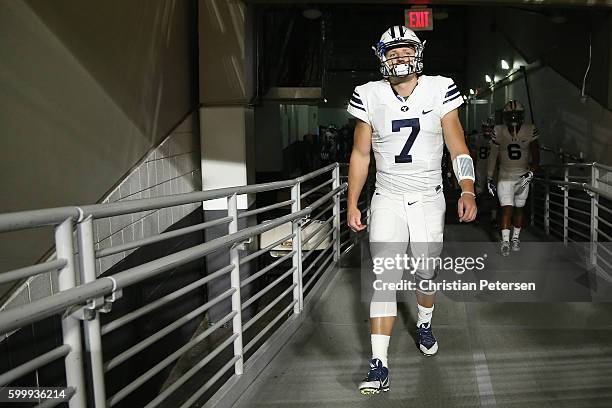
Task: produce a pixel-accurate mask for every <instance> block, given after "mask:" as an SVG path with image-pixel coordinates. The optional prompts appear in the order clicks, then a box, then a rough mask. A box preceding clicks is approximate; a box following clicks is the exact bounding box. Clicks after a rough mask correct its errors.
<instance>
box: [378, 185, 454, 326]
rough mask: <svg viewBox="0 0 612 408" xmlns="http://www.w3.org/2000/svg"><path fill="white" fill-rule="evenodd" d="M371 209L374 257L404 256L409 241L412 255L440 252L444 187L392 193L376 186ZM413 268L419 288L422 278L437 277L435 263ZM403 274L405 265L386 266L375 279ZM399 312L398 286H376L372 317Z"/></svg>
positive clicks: (396, 278) (390, 279) (395, 278)
mask: <svg viewBox="0 0 612 408" xmlns="http://www.w3.org/2000/svg"><path fill="white" fill-rule="evenodd" d="M370 211H371V212H370V222H369V224H370V225H369V234H370V254H371V256H372V259H375V258H378V259H380V258H385V259H388V258H395V257H396V255H400V256H401V257H403V256H404V254H406V251H407V250H408V246H409V245H410V253H411V255H412V256H413V257H430V258H435V257H438V256H439V255H440V252H441V251H442V238H443V234H444V213H445V211H446V202H445V200H444V194H443V192H442V189H441V188H440V189H439V190H438V191H437V192H432V193H431V194H421V193H409V194H392V193H389V192H386V191H382V190H380V189H377V191H376V193H374V196H373V197H372V204H371V207H370ZM432 265H433V264H432ZM421 266H425V265H424V264H422V265H421ZM409 269H410V268H409ZM410 271H411V272H414V277H415V278H416V285H417V286H416V287H417V290H419V289H418V288H419V282H420V281H422V280H427V281H428V280H431V279H432V278H434V277H435V269H434V267H429V268H428V267H419V268H414V269H411V270H410ZM403 274H404V268H403V267H401V268H400V267H397V268H391V269H386V268H385V271H384V272H383V273H382V274H379V275H377V277H376V279H382V280H383V281H384V282H400V281H401V280H402V276H403ZM419 292H421V293H424V294H429V295H431V294H433V293H435V291H425V290H419ZM396 315H397V298H396V293H395V290H384V291H379V290H375V291H374V295H373V296H372V301H371V303H370V317H386V316H396Z"/></svg>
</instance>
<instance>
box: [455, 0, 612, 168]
mask: <svg viewBox="0 0 612 408" xmlns="http://www.w3.org/2000/svg"><path fill="white" fill-rule="evenodd" d="M566 15H567V16H568V21H567V23H564V24H553V23H552V22H550V21H549V20H548V19H546V18H545V17H543V16H541V15H538V14H534V13H527V12H524V11H520V10H516V9H507V8H472V9H471V11H470V17H469V21H470V24H469V27H470V28H469V35H468V38H469V47H468V49H469V53H470V58H469V59H468V66H467V78H468V82H467V84H468V86H469V87H471V88H477V87H484V75H485V74H487V73H488V74H489V75H491V76H493V75H495V77H496V79H497V80H499V79H501V78H502V77H503V76H505V75H506V74H507V72H505V71H503V70H502V69H501V66H500V61H501V59H505V60H506V61H508V62H509V64H510V65H511V66H513V68H515V69H516V68H518V67H519V66H520V65H525V66H528V67H531V68H536V67H537V66H541V65H543V66H544V67H543V68H540V69H532V70H531V72H530V73H529V74H528V82H529V88H530V92H531V101H532V107H533V116H534V119H535V124H536V125H537V126H538V128H539V129H540V143H541V144H544V145H546V146H549V147H551V148H553V149H559V148H563V150H564V151H565V152H567V153H571V154H573V155H576V156H578V155H579V154H580V152H582V154H583V157H584V159H585V160H586V161H599V162H602V163H607V164H610V163H612V149H611V143H612V127H611V125H612V122H610V121H611V120H612V113H611V112H610V110H609V106H608V104H607V102H608V83H609V82H608V81H609V75H610V73H609V67H610V61H609V46H610V44H611V43H610V32H611V25H610V20H609V19H608V18H604V16H603V15H599V14H598V13H596V12H584V11H580V10H573V11H571V10H568V11H567V14H566ZM516 21H521V22H522V23H521V27H522V29H521V30H515V29H514V28H515V27H516ZM536 30H539V31H538V32H536ZM589 32H590V33H591V38H592V54H593V61H592V66H591V71H590V72H589V75H588V78H587V83H586V89H585V90H586V94H587V95H588V98H587V99H586V100H583V98H581V97H580V91H581V86H582V78H583V76H584V72H585V70H586V64H587V62H588V61H587V53H588V49H587V44H588V36H589ZM561 39H563V41H562V43H560V41H561ZM529 70H530V69H528V71H529ZM484 98H485V99H489V100H490V102H491V103H490V104H489V105H471V106H470V107H469V110H468V115H467V119H468V121H467V125H466V126H465V127H466V129H468V130H469V129H473V128H477V129H478V128H479V127H480V123H481V121H482V120H484V119H485V118H486V117H487V115H488V114H489V113H493V112H494V111H495V110H496V109H501V108H502V107H503V105H504V104H505V102H506V101H508V100H509V99H518V100H520V101H522V102H523V104H524V105H525V106H526V109H527V112H526V118H527V119H528V120H529V118H530V117H531V112H530V110H529V106H528V100H527V88H526V84H525V81H524V79H522V78H519V79H518V80H516V81H514V82H512V83H511V84H509V85H508V86H503V87H500V88H497V89H496V90H495V92H494V94H493V96H492V97H491V96H490V95H485V96H484ZM462 119H463V121H464V122H465V119H466V114H465V111H463V113H462ZM464 125H465V124H464ZM542 159H543V162H548V163H550V162H553V161H555V160H557V158H556V157H555V156H554V155H553V154H550V153H543V154H542Z"/></svg>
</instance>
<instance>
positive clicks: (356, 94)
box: [353, 91, 361, 98]
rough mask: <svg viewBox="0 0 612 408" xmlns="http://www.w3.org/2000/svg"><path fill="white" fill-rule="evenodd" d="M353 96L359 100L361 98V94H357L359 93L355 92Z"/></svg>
mask: <svg viewBox="0 0 612 408" xmlns="http://www.w3.org/2000/svg"><path fill="white" fill-rule="evenodd" d="M353 96H356V97H358V98H361V96H359V92H357V91H353Z"/></svg>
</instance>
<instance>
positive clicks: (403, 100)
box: [387, 75, 421, 103]
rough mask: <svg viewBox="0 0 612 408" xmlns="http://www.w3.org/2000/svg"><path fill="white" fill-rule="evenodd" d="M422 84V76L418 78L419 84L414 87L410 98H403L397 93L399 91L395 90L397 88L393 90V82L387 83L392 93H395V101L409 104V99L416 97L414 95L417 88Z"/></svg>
mask: <svg viewBox="0 0 612 408" xmlns="http://www.w3.org/2000/svg"><path fill="white" fill-rule="evenodd" d="M420 83H421V76H420V75H418V76H417V84H416V86H415V87H414V89H413V90H412V93H411V94H410V95H408V96H401V95H400V94H398V93H397V91H396V90H395V88H393V86H391V82H389V81H387V84H388V85H389V88H391V91H393V95H394V96H395V99H397V100H398V101H400V102H401V103H406V102H408V99H410V97H411V96H412V95H414V93H415V92H416V90H417V88H418V87H419V84H420Z"/></svg>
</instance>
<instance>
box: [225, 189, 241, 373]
mask: <svg viewBox="0 0 612 408" xmlns="http://www.w3.org/2000/svg"><path fill="white" fill-rule="evenodd" d="M227 215H228V216H229V217H232V220H231V221H230V223H229V226H228V233H229V234H233V233H235V232H238V196H237V195H236V194H232V195H231V196H229V197H228V198H227ZM230 265H233V266H234V268H233V269H232V271H231V272H230V282H231V287H232V289H235V290H236V291H235V292H234V293H233V294H232V310H233V311H234V312H236V315H235V316H234V318H233V320H232V330H233V334H235V335H236V339H235V340H234V357H238V360H236V363H235V364H234V372H235V373H236V375H242V373H243V371H244V364H243V363H244V360H243V347H242V301H241V299H240V254H239V253H238V244H234V245H232V247H231V248H230Z"/></svg>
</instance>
